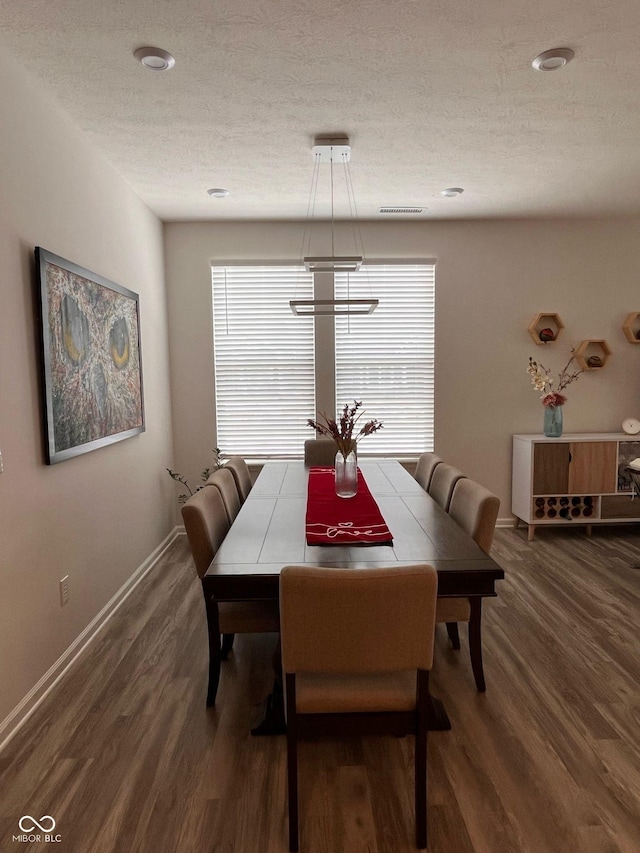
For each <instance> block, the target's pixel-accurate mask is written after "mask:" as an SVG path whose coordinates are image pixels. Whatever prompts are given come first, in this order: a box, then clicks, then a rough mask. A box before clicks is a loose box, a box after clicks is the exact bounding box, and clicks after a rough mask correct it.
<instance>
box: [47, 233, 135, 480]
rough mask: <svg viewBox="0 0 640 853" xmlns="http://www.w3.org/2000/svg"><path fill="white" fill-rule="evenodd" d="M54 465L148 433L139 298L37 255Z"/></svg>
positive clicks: (50, 461) (59, 260) (49, 437)
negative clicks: (145, 429) (144, 399)
mask: <svg viewBox="0 0 640 853" xmlns="http://www.w3.org/2000/svg"><path fill="white" fill-rule="evenodd" d="M36 267H37V270H38V278H39V285H40V303H41V309H42V312H41V318H42V344H43V347H42V361H43V369H44V397H45V406H44V408H45V420H46V424H45V429H46V451H47V463H48V464H49V465H54V464H55V463H56V462H63V461H64V460H65V459H70V458H71V457H73V456H78V455H79V454H81V453H88V452H89V451H90V450H96V449H97V448H99V447H104V446H105V445H107V444H112V443H113V442H115V441H122V440H123V439H125V438H131V436H134V435H137V434H138V433H141V432H144V428H145V427H144V403H143V394H142V360H141V356H140V317H139V310H138V308H139V306H138V294H137V293H133V292H132V291H131V290H127V288H126V287H121V286H120V285H118V284H114V282H112V281H109V280H108V279H106V278H102V276H99V275H96V274H95V273H92V272H89V270H86V269H83V268H82V267H79V266H78V265H77V264H73V263H71V262H70V261H66V260H65V259H64V258H60V257H58V255H54V254H53V253H52V252H47V251H46V250H45V249H42V248H40V247H37V248H36Z"/></svg>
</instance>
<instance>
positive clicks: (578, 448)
mask: <svg viewBox="0 0 640 853" xmlns="http://www.w3.org/2000/svg"><path fill="white" fill-rule="evenodd" d="M617 473H618V446H617V443H616V442H615V441H576V442H573V443H572V444H571V464H570V465H569V493H570V494H573V495H575V494H582V495H598V494H606V493H607V492H615V490H616V477H617Z"/></svg>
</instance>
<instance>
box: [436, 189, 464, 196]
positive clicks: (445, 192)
mask: <svg viewBox="0 0 640 853" xmlns="http://www.w3.org/2000/svg"><path fill="white" fill-rule="evenodd" d="M463 192H464V190H463V189H462V187H447V189H446V190H442V192H441V193H440V195H441V196H443V198H455V196H457V195H462V193H463Z"/></svg>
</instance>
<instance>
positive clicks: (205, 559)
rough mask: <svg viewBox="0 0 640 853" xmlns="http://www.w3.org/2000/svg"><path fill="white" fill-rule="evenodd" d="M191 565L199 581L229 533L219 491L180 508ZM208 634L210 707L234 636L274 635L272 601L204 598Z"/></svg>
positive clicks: (207, 491) (206, 493)
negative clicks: (221, 666)
mask: <svg viewBox="0 0 640 853" xmlns="http://www.w3.org/2000/svg"><path fill="white" fill-rule="evenodd" d="M182 518H183V520H184V526H185V530H186V531H187V538H188V539H189V547H190V548H191V554H192V556H193V562H194V563H195V566H196V571H197V572H198V577H200V578H201V577H202V576H203V575H204V574H205V573H206V571H207V569H208V568H209V565H210V563H211V560H213V557H214V555H215V553H216V551H217V550H218V548H219V547H220V545H221V544H222V540H223V539H224V537H225V536H226V534H227V532H228V530H229V519H228V516H227V511H226V509H225V506H224V502H223V500H222V495H221V493H220V491H219V490H218V489H216V488H204V489H200V490H199V491H197V492H196V493H195V494H194V495H192V496H191V497H190V498H189V500H188V501H187V502H186V503H185V504H184V506H183V507H182ZM204 600H205V606H206V611H207V626H208V631H209V683H208V688H207V705H214V704H215V701H216V695H217V692H218V683H219V680H220V661H221V660H226V658H227V657H228V655H229V652H230V651H231V647H232V645H233V639H234V637H235V635H236V634H245V633H247V634H255V633H263V632H264V633H267V632H271V631H278V630H279V629H280V620H279V618H278V605H277V602H273V601H271V602H270V601H221V602H217V601H216V600H215V599H214V598H212V597H211V596H208V595H206V594H205V597H204Z"/></svg>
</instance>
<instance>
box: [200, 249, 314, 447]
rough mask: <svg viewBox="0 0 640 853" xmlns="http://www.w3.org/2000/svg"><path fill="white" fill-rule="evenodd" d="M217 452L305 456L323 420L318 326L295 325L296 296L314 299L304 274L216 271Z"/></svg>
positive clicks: (292, 270)
mask: <svg viewBox="0 0 640 853" xmlns="http://www.w3.org/2000/svg"><path fill="white" fill-rule="evenodd" d="M212 278H213V336H214V367H215V392H216V421H217V444H218V447H220V449H221V450H222V451H223V452H224V453H226V454H233V453H239V454H242V455H243V456H248V457H258V458H266V457H269V456H299V455H300V454H301V453H302V447H303V444H304V440H305V439H307V438H309V437H312V436H313V433H312V431H311V430H310V429H309V427H308V426H307V419H308V418H312V417H314V415H315V378H314V366H315V365H314V361H315V360H314V330H313V320H312V319H308V318H300V317H294V315H293V314H292V313H291V309H290V308H289V300H290V299H291V298H292V294H293V293H297V294H298V297H299V298H300V299H312V298H313V290H312V288H313V281H312V277H311V274H310V273H307V272H306V271H304V270H301V269H300V268H298V267H275V266H273V267H270V266H260V267H257V266H246V267H240V266H237V267H236V266H227V267H214V268H213V270H212Z"/></svg>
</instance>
